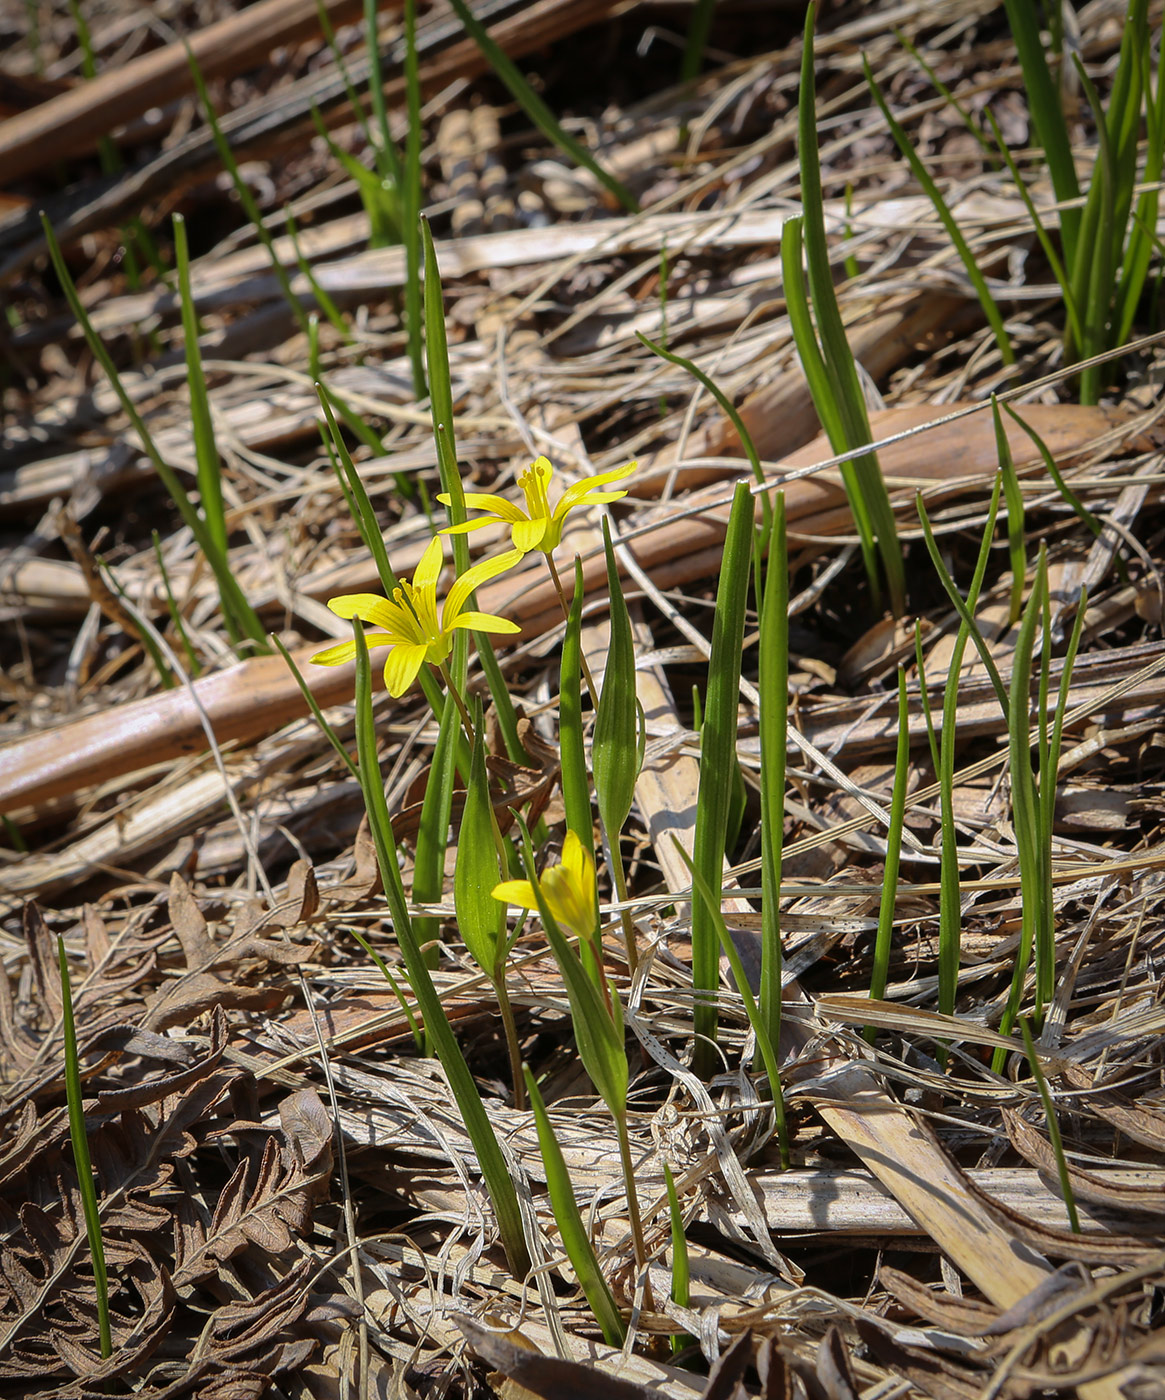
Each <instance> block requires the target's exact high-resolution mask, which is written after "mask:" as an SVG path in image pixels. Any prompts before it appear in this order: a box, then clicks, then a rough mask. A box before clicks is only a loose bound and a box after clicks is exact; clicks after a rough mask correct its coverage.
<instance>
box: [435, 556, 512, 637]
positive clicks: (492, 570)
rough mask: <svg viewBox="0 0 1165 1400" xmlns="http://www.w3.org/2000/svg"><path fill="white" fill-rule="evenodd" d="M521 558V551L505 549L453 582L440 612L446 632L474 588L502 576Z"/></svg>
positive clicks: (482, 561)
mask: <svg viewBox="0 0 1165 1400" xmlns="http://www.w3.org/2000/svg"><path fill="white" fill-rule="evenodd" d="M521 558H522V551H521V550H519V549H507V550H506V552H505V553H504V554H495V555H494V556H493V557H492V558H490V559H482V560H479V562H478V563H476V564H474V565H473V566H472V567H471V568H468V569H466V571H465V572H464V573H463V574H462V575H461V576H460V578H456V579H454V580H453V586H452V587H451V588H450V589H449V596H448V597H447V598H446V599H445V607H444V609H443V610H442V612H441V625H442V627H443V628H444V629H445V630H446V631H448V630H449V629H450V628H451V627H453V625H454V624H455V623H456V621H457V618H458V616H459V615H460V613H461V609H462V608H463V607H464V606H465V605H466V603H467V602H468V601H469V597H470V594H471V593H472V592H473V590H474V589H475V588H480V587H481V585H482V584H483V583H488V582H489V580H490V579H491V578H497V576H498V575H499V574H504V573H505V572H506V570H507V569H512V568H513V567H514V565H515V564H517V563H519V562H520V560H521Z"/></svg>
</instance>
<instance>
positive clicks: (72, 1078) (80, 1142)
mask: <svg viewBox="0 0 1165 1400" xmlns="http://www.w3.org/2000/svg"><path fill="white" fill-rule="evenodd" d="M57 960H58V962H59V964H60V969H61V1023H62V1029H63V1031H64V1037H65V1095H66V1098H67V1100H68V1105H69V1137H70V1139H71V1141H72V1144H73V1165H74V1166H75V1167H76V1169H77V1186H78V1188H79V1190H80V1192H81V1210H82V1213H83V1214H84V1216H85V1233H86V1235H87V1236H88V1238H89V1255H90V1258H91V1259H92V1261H93V1284H94V1287H95V1288H96V1291H97V1330H98V1335H99V1336H100V1338H101V1355H102V1356H103V1357H107V1356H112V1355H113V1332H112V1330H111V1328H110V1322H109V1278H108V1275H107V1274H106V1271H105V1243H104V1241H103V1240H102V1238H101V1213H100V1211H99V1210H98V1208H97V1190H96V1188H95V1187H94V1185H93V1166H92V1163H91V1162H90V1160H89V1136H88V1134H87V1133H86V1131H85V1104H84V1101H83V1098H82V1093H81V1064H80V1060H79V1059H78V1057H77V1030H76V1026H75V1025H74V1023H73V993H72V989H71V987H70V985H69V961H68V958H67V956H66V954H65V940H64V939H63V938H62V937H61V936H60V935H59V934H58V935H57Z"/></svg>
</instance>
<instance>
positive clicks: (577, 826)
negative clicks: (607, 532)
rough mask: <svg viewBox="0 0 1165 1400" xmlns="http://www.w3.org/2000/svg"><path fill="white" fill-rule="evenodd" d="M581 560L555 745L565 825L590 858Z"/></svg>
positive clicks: (592, 839) (562, 673)
mask: <svg viewBox="0 0 1165 1400" xmlns="http://www.w3.org/2000/svg"><path fill="white" fill-rule="evenodd" d="M582 609H583V571H582V561H581V560H580V559H578V558H576V559H575V561H574V597H573V598H572V599H571V604H570V615H569V617H568V618H567V622H566V636H565V637H564V638H563V641H562V661H561V663H560V667H559V685H558V746H559V749H560V752H561V767H562V802H563V806H564V807H565V808H566V825H567V827H568V828H569V829H570V830H571V831H573V832H574V833H575V835H576V836H577V837H578V839H579V840H580V841H581V842H582V843H583V847H584V849H585V850H586V851H588V852H589V853H590V855H591V858H592V859H593V858H594V854H595V827H594V819H593V817H592V816H591V784H590V779H589V777H588V776H587V760H586V748H585V745H584V741H583V717H582V641H581V632H582Z"/></svg>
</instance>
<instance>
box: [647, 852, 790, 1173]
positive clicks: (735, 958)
mask: <svg viewBox="0 0 1165 1400" xmlns="http://www.w3.org/2000/svg"><path fill="white" fill-rule="evenodd" d="M672 840H673V842H675V848H676V850H677V851H678V852H679V854H680V857H681V858H682V860H683V862H684V864H685V865H686V866H687V867H688V872H689V874H690V875H691V877H692V894H693V905H692V913H693V918H694V915H695V911H696V909H697V908H700V909H703V910H704V912H705V914H706V915H707V917H708V920H709V921H710V922H711V924H712V926H713V928H714V929H715V931H716V940H717V942H718V944H719V945H720V947H721V948H723V950H724V956H725V957H726V958H727V959H728V965H729V966H730V967H731V968H732V975H733V977H734V978H735V979H736V989H737V991H739V993H740V999H741V1001H743V1002H744V1010H745V1014H746V1015H747V1016H748V1023H749V1025H750V1026H751V1027H752V1030H753V1034H754V1035H755V1036H756V1043H757V1049H758V1050H759V1051H760V1055H761V1059H762V1060H763V1061H764V1066H765V1072H766V1073H767V1075H768V1079H769V1092H770V1093H771V1094H772V1097H773V1117H774V1119H775V1121H776V1127H777V1143H778V1146H779V1149H780V1154H781V1166H782V1167H788V1165H789V1137H788V1127H787V1125H786V1122H785V1096H784V1094H783V1093H782V1091H781V1071H780V1061H779V1060H778V1058H777V1047H776V1046H775V1045H774V1044H773V1042H772V1040H771V1039H770V1038H769V1033H768V1029H767V1027H766V1026H765V1023H764V1021H763V1020H762V1019H761V1014H760V1007H759V1006H758V1005H757V1003H756V998H755V997H754V996H753V994H752V988H751V987H750V986H749V985H748V974H747V973H746V972H745V970H744V963H743V962H742V961H741V958H740V953H739V951H738V949H737V947H736V944H735V943H734V942H733V941H732V935H731V933H729V931H728V925H727V924H726V923H725V922H724V915H723V913H721V910H720V898H719V896H718V895H717V893H716V891H715V890H714V889H713V888H712V886H711V885H709V884H708V882H707V880H705V879H704V877H703V875H702V874H701V873H700V871H699V869H698V868H697V867H696V864H695V862H694V861H693V860H692V859H691V858H690V857H689V855H688V853H687V851H685V850H684V848H683V847H682V846H681V845H680V843H679V841H678V840H676V838H675V836H673V837H672ZM697 1009H698V1008H697ZM697 1044H698V1042H697Z"/></svg>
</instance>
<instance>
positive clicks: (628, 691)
mask: <svg viewBox="0 0 1165 1400" xmlns="http://www.w3.org/2000/svg"><path fill="white" fill-rule="evenodd" d="M603 543H604V546H605V547H606V551H607V588H608V590H609V593H610V601H611V612H610V619H611V622H610V625H611V642H610V646H609V648H608V650H607V663H606V668H605V670H604V673H603V685H602V690H601V692H600V694H599V702H598V710H597V713H596V715H595V732H594V738H593V740H592V744H591V767H592V771H593V773H594V780H595V793H596V795H597V797H598V802H599V817H600V819H601V820H602V823H603V826H604V828H605V829H606V832H607V837H608V840H609V841H610V842H611V843H612V845H614V844H615V843H617V842H618V839H619V833H620V832H621V831H622V830H623V823H624V822H625V821H626V820H627V815H628V813H629V812H630V811H631V803H632V801H633V800H634V797H635V781H636V779H637V778H638V776H639V764H638V760H637V754H638V750H639V714H638V708H637V701H636V695H635V642H634V639H633V637H632V635H631V618H630V616H629V614H628V612H627V604H626V602H625V601H624V599H623V587H622V584H621V583H620V581H619V568H618V565H617V564H616V563H615V551H614V548H613V546H612V544H611V531H610V528H609V527H608V525H607V522H606V521H605V520H604V521H603Z"/></svg>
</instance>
